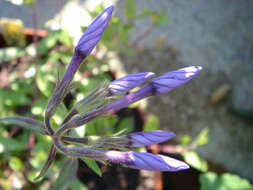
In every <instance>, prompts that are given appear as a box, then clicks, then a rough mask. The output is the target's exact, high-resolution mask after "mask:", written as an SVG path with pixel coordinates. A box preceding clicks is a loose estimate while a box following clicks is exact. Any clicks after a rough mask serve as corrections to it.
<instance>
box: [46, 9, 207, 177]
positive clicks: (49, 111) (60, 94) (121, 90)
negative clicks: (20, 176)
mask: <svg viewBox="0 0 253 190" xmlns="http://www.w3.org/2000/svg"><path fill="white" fill-rule="evenodd" d="M112 12H113V6H111V7H109V8H107V9H105V10H104V11H103V12H102V13H101V14H100V15H99V16H98V17H97V18H96V19H95V20H94V21H93V22H92V24H91V25H90V26H89V27H88V28H87V30H86V32H85V33H84V34H83V36H82V37H81V39H80V41H79V42H78V44H77V46H76V48H75V52H74V55H73V58H72V60H71V62H70V64H69V66H68V68H67V70H66V72H65V74H64V76H63V78H62V80H61V82H60V84H59V85H58V86H57V87H56V89H55V91H54V93H53V95H52V98H51V99H50V101H49V104H48V106H47V108H46V112H45V128H46V131H47V133H48V134H49V135H51V136H52V138H53V145H52V146H51V149H50V151H51V152H50V154H49V155H50V156H49V158H48V160H47V162H46V165H45V166H44V167H43V172H45V170H46V169H47V168H48V167H49V165H50V164H51V163H52V160H53V157H54V156H55V152H56V149H57V150H58V151H60V152H61V153H63V154H65V155H68V156H75V157H82V156H85V157H90V158H93V159H98V160H106V161H110V162H113V163H120V164H124V165H127V166H129V167H131V168H135V169H145V170H159V171H179V170H184V169H187V168H189V166H188V165H187V164H185V163H183V162H181V161H178V160H175V159H173V158H170V157H167V156H162V155H155V154H151V153H140V152H132V151H129V149H130V148H134V147H144V146H149V145H152V144H157V143H161V142H165V141H168V140H169V139H171V138H173V137H175V134H174V133H172V132H167V131H149V132H136V133H131V134H128V135H123V136H112V137H83V138H76V137H71V136H64V133H65V132H67V131H68V130H70V129H72V128H75V127H79V126H82V125H84V124H86V123H88V122H89V121H91V120H93V119H95V118H97V117H99V116H101V115H102V114H105V113H106V112H109V111H116V110H119V109H121V108H124V107H126V106H128V105H129V104H132V103H134V102H136V101H139V100H141V99H143V98H146V97H149V96H156V95H160V94H163V93H167V92H169V91H171V90H173V89H175V88H177V87H179V86H181V85H183V84H184V83H186V82H188V81H189V80H190V79H192V78H193V77H194V76H195V75H196V74H197V73H199V72H200V71H201V69H202V68H201V67H200V66H191V67H186V68H182V69H179V70H175V71H172V72H168V73H166V74H164V75H162V76H160V77H157V78H154V76H155V74H154V73H152V72H143V73H136V74H130V75H127V76H125V77H122V78H119V79H116V80H114V81H112V82H110V83H109V84H103V85H101V87H99V88H97V89H96V90H94V91H93V92H92V93H91V94H90V95H89V96H87V97H86V98H84V99H83V100H81V101H79V102H78V103H77V104H76V105H74V106H73V108H72V110H71V111H70V113H69V114H68V115H67V116H66V118H65V119H64V122H63V123H62V125H61V126H59V128H58V129H57V130H56V131H54V130H53V129H52V127H51V125H50V119H51V117H52V116H53V115H54V114H55V111H56V108H57V106H58V105H59V104H60V103H61V102H62V100H63V98H64V97H65V95H66V94H67V93H68V92H69V89H70V87H71V81H72V79H73V77H74V75H75V73H76V71H77V70H78V68H79V66H80V64H81V63H82V61H83V59H85V58H86V57H87V56H88V55H89V54H90V53H91V51H92V50H93V49H94V47H95V45H96V44H97V43H98V41H99V40H100V39H101V37H102V34H103V31H104V30H105V28H106V26H107V25H108V23H109V20H110V18H111V15H112ZM152 78H153V79H152ZM136 87H139V89H138V90H136V91H134V92H130V91H131V90H132V89H134V88H136ZM127 93H129V94H127ZM111 97H114V98H116V100H113V101H110V100H111V99H112V98H111ZM108 102H109V103H108ZM63 142H67V143H68V144H69V143H74V144H76V143H78V144H85V145H86V146H76V145H75V146H72V145H71V146H69V145H66V144H64V143H63ZM45 168H46V169H45Z"/></svg>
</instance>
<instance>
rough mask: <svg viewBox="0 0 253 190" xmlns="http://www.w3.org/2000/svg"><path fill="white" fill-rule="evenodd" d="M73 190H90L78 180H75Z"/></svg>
mask: <svg viewBox="0 0 253 190" xmlns="http://www.w3.org/2000/svg"><path fill="white" fill-rule="evenodd" d="M71 189H72V190H88V188H87V187H86V186H85V185H84V184H83V183H81V182H80V181H79V180H78V179H75V180H74V181H73V183H72V185H71Z"/></svg>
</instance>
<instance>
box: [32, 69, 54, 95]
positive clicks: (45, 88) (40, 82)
mask: <svg viewBox="0 0 253 190" xmlns="http://www.w3.org/2000/svg"><path fill="white" fill-rule="evenodd" d="M50 77H51V76H49V73H47V72H44V71H43V70H40V71H39V72H38V74H37V76H36V84H37V86H38V88H39V90H40V91H41V92H42V93H43V94H44V95H45V96H46V97H49V96H50V95H51V94H52V92H53V84H52V83H51V82H50V81H49V78H50Z"/></svg>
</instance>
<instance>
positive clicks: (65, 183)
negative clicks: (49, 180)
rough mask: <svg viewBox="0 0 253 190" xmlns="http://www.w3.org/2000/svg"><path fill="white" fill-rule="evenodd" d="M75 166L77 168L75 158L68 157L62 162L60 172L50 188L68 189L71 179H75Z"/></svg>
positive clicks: (54, 189)
mask: <svg viewBox="0 0 253 190" xmlns="http://www.w3.org/2000/svg"><path fill="white" fill-rule="evenodd" d="M77 168H78V160H77V159H76V158H68V159H67V160H66V161H65V163H64V164H63V167H62V168H61V171H60V174H59V176H58V178H57V180H56V182H55V183H54V185H53V187H52V188H51V189H52V190H65V189H68V188H69V186H70V185H71V183H72V181H74V180H75V179H76V178H75V176H76V172H77Z"/></svg>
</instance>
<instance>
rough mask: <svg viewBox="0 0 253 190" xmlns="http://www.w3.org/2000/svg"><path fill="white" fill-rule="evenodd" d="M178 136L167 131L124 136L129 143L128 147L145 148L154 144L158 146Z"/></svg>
mask: <svg viewBox="0 0 253 190" xmlns="http://www.w3.org/2000/svg"><path fill="white" fill-rule="evenodd" d="M175 136H176V134H175V133H173V132H167V131H161V130H157V131H146V132H136V133H131V134H129V135H126V136H124V137H125V138H127V139H128V140H129V141H128V142H127V144H126V146H128V147H143V146H149V145H152V144H158V143H161V142H164V141H168V140H170V139H172V138H174V137H175Z"/></svg>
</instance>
